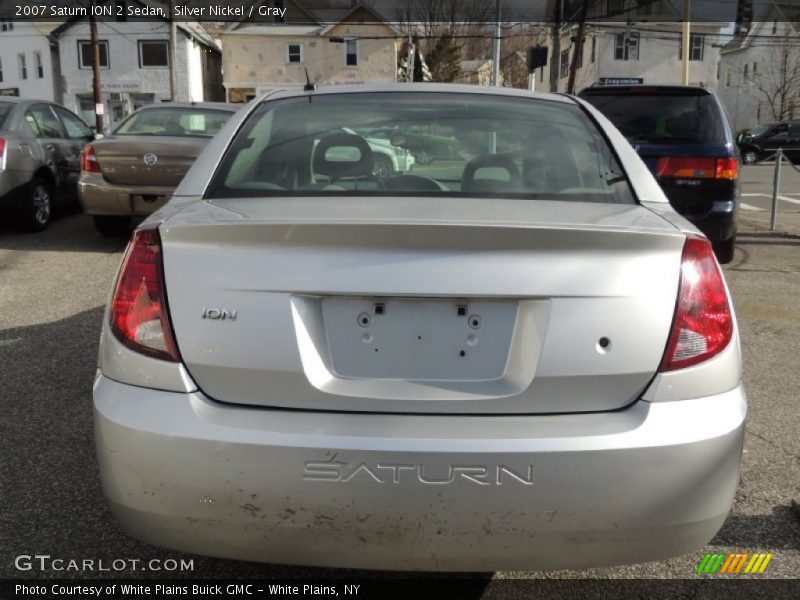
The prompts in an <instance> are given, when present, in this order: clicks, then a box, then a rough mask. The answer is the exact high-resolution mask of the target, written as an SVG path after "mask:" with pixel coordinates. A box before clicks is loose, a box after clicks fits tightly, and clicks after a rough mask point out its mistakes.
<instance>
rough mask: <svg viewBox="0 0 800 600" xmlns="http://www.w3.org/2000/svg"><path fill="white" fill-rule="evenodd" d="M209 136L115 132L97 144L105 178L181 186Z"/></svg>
mask: <svg viewBox="0 0 800 600" xmlns="http://www.w3.org/2000/svg"><path fill="white" fill-rule="evenodd" d="M207 143H208V138H205V137H180V138H178V137H171V138H164V137H156V136H134V135H126V136H112V137H109V138H105V139H103V140H100V141H98V142H95V143H94V144H93V147H94V152H95V156H96V157H97V161H98V163H99V165H100V171H101V172H102V174H103V178H104V179H105V180H106V181H108V182H109V183H113V184H119V185H139V186H151V187H158V186H165V187H175V186H177V185H178V184H179V183H180V181H181V179H183V176H184V175H185V174H186V171H188V170H189V167H191V166H192V163H193V162H194V161H195V159H196V158H197V157H198V156H199V154H200V152H201V151H202V150H203V148H204V147H205V145H206V144H207Z"/></svg>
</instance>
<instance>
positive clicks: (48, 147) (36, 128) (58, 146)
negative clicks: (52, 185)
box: [25, 104, 80, 194]
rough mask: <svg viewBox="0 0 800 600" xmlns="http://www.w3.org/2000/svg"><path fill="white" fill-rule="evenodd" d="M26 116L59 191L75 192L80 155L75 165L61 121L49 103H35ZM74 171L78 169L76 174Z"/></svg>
mask: <svg viewBox="0 0 800 600" xmlns="http://www.w3.org/2000/svg"><path fill="white" fill-rule="evenodd" d="M25 118H26V119H27V120H28V123H30V125H31V128H32V129H33V132H34V134H35V135H36V137H37V139H38V140H39V145H40V147H41V152H42V155H43V156H42V158H43V161H44V163H45V164H46V165H47V167H48V168H49V169H50V170H51V171H52V173H53V176H54V177H55V180H56V186H57V188H58V193H65V192H66V193H67V194H70V193H74V192H75V186H76V184H77V174H78V173H79V172H80V156H78V157H77V161H78V162H77V164H75V165H73V164H72V163H73V162H74V160H75V159H74V158H73V157H71V156H70V152H69V150H68V148H66V147H65V143H64V142H65V140H66V132H65V131H64V126H63V125H62V124H61V121H59V120H58V117H56V115H55V113H54V112H53V109H52V108H51V107H50V105H49V104H34V105H33V106H31V107H30V108H29V109H28V112H27V113H26V114H25ZM73 171H76V173H75V174H74V175H73V173H72V172H73Z"/></svg>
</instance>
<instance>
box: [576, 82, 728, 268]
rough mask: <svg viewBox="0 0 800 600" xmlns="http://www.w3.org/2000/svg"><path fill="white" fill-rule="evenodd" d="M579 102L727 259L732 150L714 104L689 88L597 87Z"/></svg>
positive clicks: (712, 98)
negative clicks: (603, 120) (620, 139)
mask: <svg viewBox="0 0 800 600" xmlns="http://www.w3.org/2000/svg"><path fill="white" fill-rule="evenodd" d="M579 96H580V97H581V98H582V99H584V100H586V101H587V102H589V103H591V104H592V105H594V106H595V107H596V108H597V109H598V110H600V111H601V112H602V113H603V114H605V115H606V117H608V118H609V119H610V120H611V122H612V123H614V125H616V127H617V129H619V130H620V131H621V132H622V134H623V135H625V136H626V137H627V138H628V141H629V142H630V143H631V145H633V147H634V148H635V149H636V151H637V152H638V153H639V156H641V157H642V160H643V161H644V162H645V164H646V165H647V167H648V168H649V169H650V171H652V173H653V174H654V175H655V176H656V179H657V180H658V182H659V184H660V185H661V188H662V189H663V190H664V193H665V194H666V195H667V198H669V201H670V204H672V206H673V207H674V208H675V210H677V211H678V212H679V213H680V214H681V215H683V216H684V217H686V218H687V219H688V220H689V221H691V222H692V223H693V224H694V225H695V226H696V227H697V228H698V229H700V230H701V231H702V232H703V233H705V234H706V236H708V238H709V239H710V240H711V242H712V243H713V245H714V251H715V252H716V254H717V259H718V260H719V262H720V263H728V262H730V261H731V260H733V249H734V245H735V243H736V217H737V212H738V209H739V195H740V189H739V151H738V148H737V146H736V141H735V140H734V136H733V132H732V130H731V126H730V123H729V121H728V117H727V114H726V113H725V110H724V108H723V107H722V103H721V102H720V101H719V99H718V98H717V97H716V95H714V94H713V93H712V92H711V91H710V90H708V89H706V88H702V87H692V86H667V85H664V86H662V85H658V86H647V85H634V86H598V87H591V88H587V89H585V90H583V91H582V92H581V93H580V94H579Z"/></svg>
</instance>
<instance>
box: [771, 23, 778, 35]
mask: <svg viewBox="0 0 800 600" xmlns="http://www.w3.org/2000/svg"><path fill="white" fill-rule="evenodd" d="M777 33H778V22H777V21H773V22H772V35H776V34H777Z"/></svg>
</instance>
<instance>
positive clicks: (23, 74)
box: [17, 54, 28, 79]
mask: <svg viewBox="0 0 800 600" xmlns="http://www.w3.org/2000/svg"><path fill="white" fill-rule="evenodd" d="M17 59H18V60H19V78H20V79H27V78H28V65H27V64H26V62H25V55H24V54H17Z"/></svg>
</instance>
